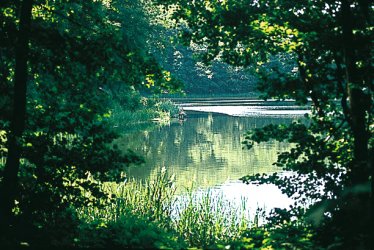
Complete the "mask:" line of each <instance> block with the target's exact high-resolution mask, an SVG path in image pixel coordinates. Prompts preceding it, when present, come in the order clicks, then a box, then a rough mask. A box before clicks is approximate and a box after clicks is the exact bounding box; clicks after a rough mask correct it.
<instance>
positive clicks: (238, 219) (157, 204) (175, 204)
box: [79, 168, 250, 248]
mask: <svg viewBox="0 0 374 250" xmlns="http://www.w3.org/2000/svg"><path fill="white" fill-rule="evenodd" d="M174 180H175V176H169V175H168V173H167V172H166V170H165V168H163V169H162V170H161V171H160V172H159V174H158V175H157V176H156V177H154V179H152V180H149V181H146V182H137V181H134V180H132V181H129V182H123V183H104V184H103V186H102V188H103V189H104V190H105V192H106V193H107V194H108V195H109V196H112V197H115V198H114V199H112V200H111V202H109V203H107V204H106V206H105V207H103V208H98V207H89V208H81V209H80V210H79V214H80V215H81V217H82V218H83V219H84V220H86V221H95V220H96V221H97V220H100V221H102V222H104V223H110V222H113V221H117V220H119V219H121V218H123V217H124V216H126V215H129V214H131V215H136V216H139V217H141V218H143V219H145V220H147V221H150V222H155V223H157V225H158V226H159V227H161V228H162V229H165V230H169V231H172V232H175V233H176V234H177V235H178V237H179V238H182V239H183V240H184V241H185V242H186V243H187V244H188V245H189V246H190V247H202V248H209V247H214V246H217V245H218V244H226V243H230V242H232V241H233V240H236V239H238V238H239V237H240V235H242V233H243V232H244V231H245V230H246V229H248V228H249V227H250V220H249V217H248V215H247V214H246V207H245V201H243V202H242V206H240V207H237V205H234V204H233V203H231V202H229V201H228V200H226V199H225V198H224V197H223V196H222V195H220V194H216V193H215V192H212V191H208V192H204V193H202V192H196V191H193V189H192V188H189V189H186V192H185V193H184V194H183V195H179V196H176V195H175V192H176V188H177V187H176V186H175V182H174Z"/></svg>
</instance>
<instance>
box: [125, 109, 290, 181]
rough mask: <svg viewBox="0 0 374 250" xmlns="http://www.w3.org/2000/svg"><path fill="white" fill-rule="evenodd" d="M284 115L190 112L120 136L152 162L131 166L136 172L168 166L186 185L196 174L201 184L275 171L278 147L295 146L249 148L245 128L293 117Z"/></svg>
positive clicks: (149, 172)
mask: <svg viewBox="0 0 374 250" xmlns="http://www.w3.org/2000/svg"><path fill="white" fill-rule="evenodd" d="M290 121H291V119H289V118H288V119H286V118H284V119H281V118H249V117H230V116H224V115H212V114H207V115H206V116H201V115H199V116H198V117H196V118H195V117H193V116H192V117H191V116H189V119H188V121H187V122H186V123H185V124H183V125H180V124H177V123H176V124H173V123H172V124H171V125H170V126H167V127H162V128H157V129H155V130H154V131H151V132H141V133H138V134H132V135H128V136H126V137H123V139H122V140H120V141H119V144H120V146H121V147H123V148H131V149H132V150H134V151H135V152H138V153H140V154H143V155H144V156H145V158H146V161H147V162H146V164H145V165H144V166H141V167H136V168H131V169H130V175H131V176H133V177H135V178H141V179H145V178H148V177H149V176H152V175H154V174H156V173H157V172H156V171H157V166H158V167H159V166H165V167H166V168H167V169H168V170H169V172H172V173H175V174H176V176H177V182H178V183H177V184H178V185H179V186H186V185H189V184H190V183H191V181H192V180H193V179H194V178H196V185H197V186H212V185H215V184H220V183H223V182H225V181H226V180H227V179H230V180H233V179H239V178H240V177H242V176H244V175H247V174H250V173H269V172H274V171H276V170H277V169H276V168H275V167H274V166H272V163H273V162H274V161H275V160H276V157H277V152H279V151H282V150H285V149H287V148H289V146H288V145H286V144H284V143H279V142H269V143H268V144H264V145H262V144H261V146H258V147H254V148H253V149H252V150H251V151H247V150H243V149H242V144H241V142H242V141H243V140H244V136H243V134H244V133H245V132H246V131H247V130H248V129H250V128H254V127H262V126H264V125H267V124H270V123H281V122H290Z"/></svg>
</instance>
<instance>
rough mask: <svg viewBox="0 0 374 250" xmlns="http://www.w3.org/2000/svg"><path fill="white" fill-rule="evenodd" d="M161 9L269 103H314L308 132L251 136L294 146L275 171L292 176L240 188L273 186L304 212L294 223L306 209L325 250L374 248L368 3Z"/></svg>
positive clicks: (206, 55)
mask: <svg viewBox="0 0 374 250" xmlns="http://www.w3.org/2000/svg"><path fill="white" fill-rule="evenodd" d="M156 2H159V3H160V4H163V6H164V8H165V10H167V11H169V12H171V13H172V14H171V15H173V18H174V20H175V22H176V28H178V29H179V31H180V33H179V37H180V38H181V39H182V40H183V41H184V42H185V43H186V44H192V45H193V46H198V47H199V48H201V51H202V56H201V58H202V60H203V61H211V60H214V59H220V60H222V61H225V62H227V63H230V64H233V65H239V66H240V65H242V66H248V65H251V66H256V67H257V69H256V71H257V72H258V73H259V77H260V83H259V87H260V89H261V90H262V91H264V92H265V93H264V94H263V97H264V98H270V97H275V98H279V99H283V98H293V99H295V100H296V101H298V102H300V103H305V102H307V101H308V100H310V101H311V102H312V112H311V114H310V119H309V121H308V122H307V123H304V124H301V123H300V124H292V125H290V126H289V127H286V126H268V127H265V128H263V129H257V130H255V131H253V132H250V133H248V135H247V141H246V144H247V145H249V146H251V145H252V144H253V143H254V142H261V141H267V140H269V138H276V139H279V140H287V141H290V142H293V143H295V147H294V148H293V149H291V150H290V151H289V152H286V153H282V154H280V155H279V159H278V162H277V163H276V164H277V165H278V166H279V167H281V168H283V169H284V170H287V171H290V174H289V175H287V174H284V175H280V174H275V175H271V176H247V177H244V178H243V180H244V181H246V182H252V181H255V182H257V183H275V184H277V185H278V186H279V187H280V188H281V189H282V190H283V192H285V193H286V194H288V195H290V196H293V197H295V198H296V199H297V200H298V201H300V202H301V203H298V204H297V205H296V206H294V207H292V208H291V210H290V213H291V214H292V213H294V214H296V215H297V216H299V217H301V216H302V214H303V213H301V210H302V209H301V208H302V207H305V206H306V208H309V209H308V211H307V213H306V215H309V219H310V221H311V222H312V224H313V225H315V226H317V228H318V232H319V233H318V235H317V236H316V238H315V239H316V240H317V241H318V242H319V244H321V245H322V246H324V247H338V248H341V249H370V248H372V245H371V240H370V238H372V236H371V232H372V231H373V230H372V229H371V227H372V225H373V222H372V219H373V215H372V211H373V209H372V206H373V201H372V200H373V199H372V197H373V196H372V189H373V180H372V179H373V178H372V177H373V168H374V167H373V161H372V157H370V155H372V152H373V148H374V147H373V144H372V142H373V140H372V135H373V126H372V124H373V116H372V113H373V105H372V100H373V84H372V74H371V73H370V72H371V71H372V66H371V65H372V64H373V56H372V46H371V41H372V40H373V32H372V27H373V5H372V3H371V2H370V1H365V0H364V1H353V0H352V1H351V0H341V1H302V2H297V3H295V2H290V1H283V0H281V1H272V0H269V1H246V0H244V1H235V0H232V1H192V2H191V1H184V0H160V1H156ZM300 206H301V207H300ZM332 234H334V235H335V236H336V237H335V238H334V237H329V236H327V237H326V235H332Z"/></svg>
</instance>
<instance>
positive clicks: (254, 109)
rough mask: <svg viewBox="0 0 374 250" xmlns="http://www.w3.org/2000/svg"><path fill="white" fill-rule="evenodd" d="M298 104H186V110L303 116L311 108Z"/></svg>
mask: <svg viewBox="0 0 374 250" xmlns="http://www.w3.org/2000/svg"><path fill="white" fill-rule="evenodd" d="M297 107H298V106H192V107H190V106H186V107H184V110H188V111H200V112H213V113H220V114H225V115H230V116H247V117H248V116H264V115H267V116H301V115H304V114H308V113H309V110H300V109H297Z"/></svg>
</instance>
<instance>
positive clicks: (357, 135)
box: [341, 0, 374, 249]
mask: <svg viewBox="0 0 374 250" xmlns="http://www.w3.org/2000/svg"><path fill="white" fill-rule="evenodd" d="M351 4H352V1H350V0H343V1H342V9H341V19H342V23H341V25H342V30H343V39H342V40H343V44H344V57H343V58H344V62H343V63H344V64H345V81H346V83H347V90H346V91H347V93H348V94H347V96H348V99H349V106H350V107H349V108H350V114H349V116H350V121H351V122H350V126H351V130H352V135H353V138H354V149H353V162H352V164H351V166H350V168H351V169H350V171H349V174H350V183H348V185H349V186H350V187H348V188H352V190H354V189H355V187H358V186H363V185H365V184H367V183H368V182H369V180H370V175H371V174H372V173H371V172H372V170H371V167H372V166H371V162H370V160H369V147H368V143H369V136H370V133H369V131H368V126H367V121H366V114H367V112H370V101H368V96H367V95H366V94H365V93H364V91H363V88H364V87H365V86H363V82H364V80H363V79H362V77H361V76H360V74H359V73H358V70H357V67H356V61H357V58H356V53H358V52H359V51H360V48H359V47H357V46H358V45H357V42H355V38H354V34H353V30H354V24H353V22H354V17H353V15H352V10H351V8H356V7H351ZM361 11H363V10H361ZM361 46H362V45H361ZM372 177H373V176H372ZM371 182H372V179H371ZM371 185H372V184H371ZM352 192H353V191H352ZM349 199H350V200H349V201H348V202H347V203H349V204H348V206H347V207H348V208H349V210H348V213H351V214H350V215H351V216H353V218H354V219H353V223H352V224H350V225H348V223H347V228H348V230H347V235H346V239H347V241H350V244H351V245H350V246H349V247H350V248H351V249H358V248H359V244H358V243H359V238H361V237H366V238H365V239H364V241H362V240H361V244H362V242H365V241H366V244H368V243H369V242H368V238H370V236H368V234H370V232H372V231H373V230H372V229H371V226H372V225H370V224H371V223H373V222H372V220H373V217H372V211H371V210H372V208H371V206H372V205H371V204H372V191H371V193H369V192H361V193H354V192H353V193H352V195H351V196H350V197H349ZM369 218H370V219H369ZM370 221H371V223H370ZM373 225H374V224H373ZM364 235H366V236H364ZM364 244H365V243H364ZM366 247H367V245H366Z"/></svg>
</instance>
